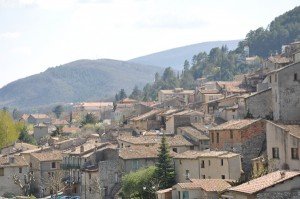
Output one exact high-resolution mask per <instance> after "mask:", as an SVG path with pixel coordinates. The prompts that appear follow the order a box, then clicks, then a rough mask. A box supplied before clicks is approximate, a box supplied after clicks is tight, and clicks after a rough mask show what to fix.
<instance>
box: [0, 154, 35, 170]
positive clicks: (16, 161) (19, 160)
mask: <svg viewBox="0 0 300 199" xmlns="http://www.w3.org/2000/svg"><path fill="white" fill-rule="evenodd" d="M9 158H13V162H9ZM28 165H29V164H28V162H27V161H26V160H25V158H24V157H23V156H18V155H15V156H11V157H10V156H5V157H0V168H1V167H2V168H3V167H23V166H28Z"/></svg>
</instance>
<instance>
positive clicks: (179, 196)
mask: <svg viewBox="0 0 300 199" xmlns="http://www.w3.org/2000/svg"><path fill="white" fill-rule="evenodd" d="M180 198H181V195H180V191H178V199H180Z"/></svg>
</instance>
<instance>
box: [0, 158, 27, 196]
mask: <svg viewBox="0 0 300 199" xmlns="http://www.w3.org/2000/svg"><path fill="white" fill-rule="evenodd" d="M28 172H29V163H28V162H27V161H26V160H25V158H24V157H23V156H18V155H14V156H5V157H0V196H2V195H3V194H5V193H7V194H9V193H12V194H14V195H17V196H18V195H22V194H23V192H22V190H21V188H20V187H19V186H18V185H16V184H15V183H14V179H13V176H14V175H15V176H17V177H19V178H20V181H21V183H22V184H24V175H26V174H28Z"/></svg>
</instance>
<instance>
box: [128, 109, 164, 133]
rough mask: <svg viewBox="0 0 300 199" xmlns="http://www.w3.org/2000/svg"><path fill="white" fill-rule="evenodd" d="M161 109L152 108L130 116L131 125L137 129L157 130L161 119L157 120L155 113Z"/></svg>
mask: <svg viewBox="0 0 300 199" xmlns="http://www.w3.org/2000/svg"><path fill="white" fill-rule="evenodd" d="M161 112H162V110H158V109H154V110H151V111H149V112H147V113H144V114H142V115H139V116H136V117H134V118H132V119H131V120H130V121H131V122H132V127H133V128H134V129H136V130H138V131H141V130H146V131H148V130H159V129H160V128H161V121H159V120H157V119H156V118H157V114H159V113H161Z"/></svg>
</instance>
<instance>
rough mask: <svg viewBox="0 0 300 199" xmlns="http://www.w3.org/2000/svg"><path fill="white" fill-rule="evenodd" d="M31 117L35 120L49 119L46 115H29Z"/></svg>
mask: <svg viewBox="0 0 300 199" xmlns="http://www.w3.org/2000/svg"><path fill="white" fill-rule="evenodd" d="M30 116H31V117H33V118H36V119H45V118H50V117H49V116H48V115H46V114H31V115H30ZM30 116H29V117H30Z"/></svg>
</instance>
